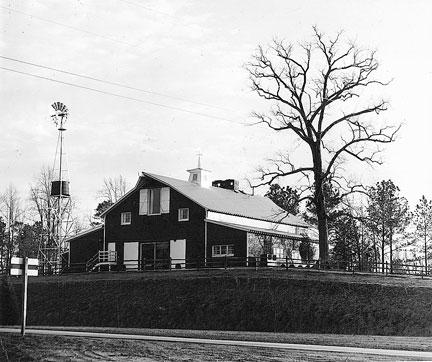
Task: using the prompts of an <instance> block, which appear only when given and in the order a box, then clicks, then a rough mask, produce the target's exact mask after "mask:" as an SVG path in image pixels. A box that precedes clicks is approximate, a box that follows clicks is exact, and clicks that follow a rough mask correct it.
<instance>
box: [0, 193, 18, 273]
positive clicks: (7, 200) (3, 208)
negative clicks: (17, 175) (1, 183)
mask: <svg viewBox="0 0 432 362" xmlns="http://www.w3.org/2000/svg"><path fill="white" fill-rule="evenodd" d="M0 213H1V215H2V216H3V218H4V220H5V221H6V238H4V241H3V245H2V248H1V251H2V255H1V262H2V267H3V269H4V270H6V271H7V270H9V267H10V261H11V258H12V256H13V254H14V253H15V252H16V251H17V247H18V246H17V245H16V235H17V234H18V232H19V230H18V229H19V228H20V226H21V225H22V224H23V223H22V218H23V216H24V210H23V208H22V207H21V200H20V198H19V195H18V191H17V189H16V188H15V187H14V186H13V185H9V186H8V187H7V189H6V191H5V192H4V193H3V194H1V195H0Z"/></svg>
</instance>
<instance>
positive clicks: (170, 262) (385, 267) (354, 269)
mask: <svg viewBox="0 0 432 362" xmlns="http://www.w3.org/2000/svg"><path fill="white" fill-rule="evenodd" d="M98 260H99V261H110V262H111V263H110V265H109V266H107V265H100V266H99V267H98V268H92V267H93V266H94V265H96V264H97V263H96V262H97V261H98ZM89 263H90V264H89ZM113 264H114V265H113ZM235 268H247V269H255V270H258V269H279V270H283V269H287V270H288V269H297V270H307V269H315V270H328V271H341V272H349V273H373V274H381V275H413V276H422V277H423V276H427V275H432V273H431V269H428V270H426V269H425V266H424V265H421V264H416V263H405V264H401V263H394V264H393V265H392V266H390V263H388V262H384V263H381V262H377V263H375V262H368V263H358V262H344V261H341V262H338V261H331V262H327V263H321V262H320V261H319V260H300V259H290V258H287V257H285V258H276V257H274V256H271V257H232V256H226V257H213V258H207V259H204V258H189V259H172V258H169V259H144V258H143V259H141V260H131V259H127V260H123V261H120V260H117V256H116V255H115V256H114V255H111V254H110V255H108V254H107V255H95V257H94V258H92V259H91V261H89V262H87V263H75V264H71V265H69V266H68V267H65V268H64V269H63V270H62V273H82V272H91V271H93V272H99V271H108V270H109V271H116V272H128V271H140V272H146V271H157V270H203V269H208V270H211V269H235ZM41 275H43V273H42V274H41Z"/></svg>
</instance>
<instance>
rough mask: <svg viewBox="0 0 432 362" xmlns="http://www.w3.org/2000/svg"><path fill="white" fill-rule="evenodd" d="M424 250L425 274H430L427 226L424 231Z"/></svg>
mask: <svg viewBox="0 0 432 362" xmlns="http://www.w3.org/2000/svg"><path fill="white" fill-rule="evenodd" d="M424 250H425V274H426V275H428V260H427V233H426V227H425V233H424Z"/></svg>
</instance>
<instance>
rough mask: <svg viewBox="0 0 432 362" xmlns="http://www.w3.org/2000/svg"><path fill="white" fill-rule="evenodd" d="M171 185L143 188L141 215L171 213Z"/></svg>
mask: <svg viewBox="0 0 432 362" xmlns="http://www.w3.org/2000/svg"><path fill="white" fill-rule="evenodd" d="M169 204H170V189H169V187H162V188H154V189H141V190H140V200H139V214H140V215H160V214H167V213H169V210H170V208H169Z"/></svg>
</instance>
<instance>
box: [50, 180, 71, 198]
mask: <svg viewBox="0 0 432 362" xmlns="http://www.w3.org/2000/svg"><path fill="white" fill-rule="evenodd" d="M60 186H61V196H62V197H69V196H70V194H69V181H52V182H51V196H60Z"/></svg>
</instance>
